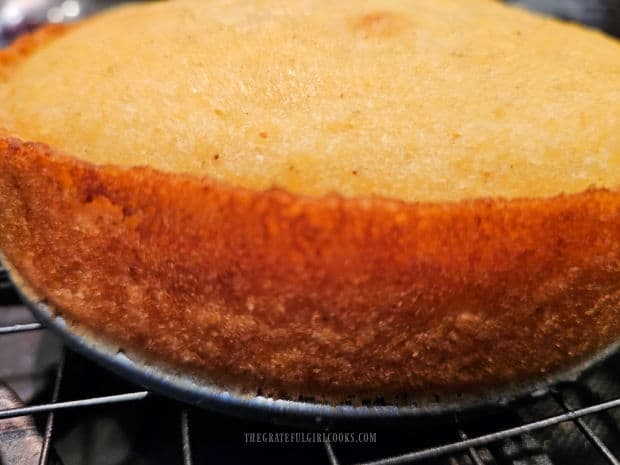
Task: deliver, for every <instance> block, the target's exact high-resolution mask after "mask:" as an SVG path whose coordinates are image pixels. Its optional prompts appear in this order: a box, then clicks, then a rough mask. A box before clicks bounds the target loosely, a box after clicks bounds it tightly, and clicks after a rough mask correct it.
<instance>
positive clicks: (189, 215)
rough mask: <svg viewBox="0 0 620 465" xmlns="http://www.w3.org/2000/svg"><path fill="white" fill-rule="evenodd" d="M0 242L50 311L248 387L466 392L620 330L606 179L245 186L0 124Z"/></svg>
mask: <svg viewBox="0 0 620 465" xmlns="http://www.w3.org/2000/svg"><path fill="white" fill-rule="evenodd" d="M0 203H1V205H2V208H1V209H0V225H1V229H0V249H2V250H3V252H4V253H5V254H6V257H7V258H8V260H9V261H10V262H11V263H12V264H14V265H15V266H16V267H17V269H18V270H19V271H20V273H21V274H23V276H24V277H25V278H26V280H27V281H28V282H29V283H30V284H31V285H32V286H33V287H34V288H35V290H36V291H37V292H38V293H39V294H40V295H41V296H42V297H44V298H45V299H47V300H48V301H50V302H51V303H52V304H53V305H54V306H55V307H56V308H58V309H61V310H62V313H63V314H64V315H66V316H67V317H69V318H70V319H74V320H76V321H79V322H81V323H82V324H84V325H86V326H87V327H89V328H91V329H93V330H96V331H97V332H99V333H101V334H103V335H105V336H106V337H109V338H110V339H111V340H113V341H116V342H118V344H120V345H121V346H122V347H126V348H131V349H135V350H140V351H142V352H144V351H146V352H147V353H148V355H149V356H150V357H152V358H157V359H161V360H166V361H168V362H170V363H172V364H174V365H175V366H181V367H187V368H189V369H193V370H195V371H198V372H200V373H202V374H204V375H206V376H208V377H209V378H211V379H213V380H216V381H219V382H225V383H231V382H232V383H234V384H236V385H239V386H241V387H243V388H245V389H256V388H258V387H262V388H264V389H266V390H268V391H276V392H281V393H282V392H286V393H289V394H297V393H303V394H304V395H325V396H327V397H329V398H332V399H336V398H342V397H344V396H346V395H359V396H376V395H380V396H384V397H386V398H390V397H393V396H396V395H397V394H399V393H402V392H406V393H410V394H412V393H413V394H415V393H429V392H431V391H432V392H438V393H455V392H461V391H463V392H480V391H482V390H484V389H487V388H497V387H505V386H507V385H509V384H511V383H514V382H517V381H518V382H523V381H525V380H531V379H534V378H538V377H540V376H541V374H543V373H550V372H553V371H556V370H559V369H564V368H567V367H569V366H571V365H573V364H575V363H577V362H578V361H581V360H582V359H583V358H584V357H588V356H590V355H592V354H593V353H594V352H596V351H598V350H600V349H602V348H604V347H605V346H607V345H608V344H610V343H612V342H613V341H615V340H616V338H617V336H618V334H620V319H619V318H618V316H619V314H620V305H619V304H620V288H619V286H618V283H619V282H620V217H619V216H620V194H619V193H618V192H617V191H607V190H596V191H594V190H593V191H589V192H584V193H582V194H578V195H571V196H559V197H556V198H553V199H546V200H513V201H502V200H476V201H466V202H460V203H450V204H444V205H438V204H435V205H433V204H408V203H402V202H398V201H390V200H381V199H367V200H362V199H358V200H351V199H349V200H347V199H343V198H339V197H336V196H332V197H328V198H324V199H311V198H303V197H299V196H293V195H290V194H287V193H285V192H281V191H276V190H273V191H266V192H252V191H249V190H244V189H238V188H233V187H230V186H226V185H221V184H216V183H212V182H209V181H208V180H201V179H196V178H193V177H190V176H182V175H171V174H165V173H160V172H157V171H154V170H150V169H143V168H134V169H129V170H121V169H117V168H115V167H112V166H105V167H96V166H93V165H90V164H87V163H83V162H81V161H78V160H76V159H73V158H71V157H67V156H64V155H61V154H58V153H55V152H54V151H53V150H52V149H50V148H47V147H45V146H43V145H39V144H33V143H23V142H20V141H19V140H16V139H2V140H0Z"/></svg>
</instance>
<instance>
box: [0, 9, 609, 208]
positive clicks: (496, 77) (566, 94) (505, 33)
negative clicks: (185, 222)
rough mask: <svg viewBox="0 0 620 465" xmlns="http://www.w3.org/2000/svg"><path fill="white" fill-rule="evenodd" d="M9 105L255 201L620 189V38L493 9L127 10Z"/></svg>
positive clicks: (100, 21)
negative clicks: (264, 193) (281, 196)
mask: <svg viewBox="0 0 620 465" xmlns="http://www.w3.org/2000/svg"><path fill="white" fill-rule="evenodd" d="M0 68H2V60H0ZM5 68H6V67H5ZM0 102H2V104H1V105H0V126H4V127H5V129H6V130H8V132H10V133H11V134H13V135H16V136H18V137H20V138H21V139H22V140H33V141H39V142H45V143H47V144H49V145H51V146H53V147H55V148H57V149H60V150H62V151H64V152H65V153H68V154H71V155H73V156H77V157H79V158H82V159H85V160H88V161H91V162H94V163H96V164H115V165H120V166H123V167H128V166H143V165H148V166H150V167H154V168H157V169H160V170H163V171H172V172H177V173H190V174H194V175H198V176H205V177H210V178H215V179H217V180H221V181H226V182H228V183H230V184H232V185H235V186H241V187H247V188H252V189H265V188H269V187H274V186H277V187H281V188H283V189H285V190H288V191H290V192H292V193H295V194H305V195H313V196H315V195H316V196H320V195H323V194H326V193H329V192H337V193H340V194H343V195H345V196H348V197H355V196H364V197H366V196H373V195H376V196H383V197H390V198H397V199H403V200H410V201H450V200H460V199H464V198H477V197H497V196H501V197H507V198H514V197H546V196H553V195H556V194H559V193H576V192H581V191H583V190H585V189H587V188H588V187H591V186H597V187H617V186H618V185H620V131H618V127H620V111H618V108H620V45H619V44H618V43H617V42H616V41H615V40H613V39H611V38H606V37H605V36H603V35H602V34H599V33H597V32H593V31H588V30H585V29H582V28H580V27H578V26H574V25H567V24H561V23H560V22H557V21H554V20H550V19H545V18H541V17H536V16H534V15H531V14H529V13H526V12H524V11H520V10H517V9H513V8H509V7H506V6H503V5H501V4H499V3H496V2H493V1H488V0H435V1H419V0H418V1H414V0H399V1H397V0H369V1H364V2H358V1H353V0H344V1H339V2H331V1H327V0H319V1H316V0H312V1H310V0H286V1H284V0H253V1H251V2H247V1H241V0H209V1H198V0H196V1H191V0H182V1H176V2H162V3H154V4H149V5H134V6H127V7H122V8H118V9H114V10H111V11H109V12H106V13H104V14H102V15H100V16H98V17H96V18H94V19H92V20H88V21H87V22H85V23H84V24H82V25H80V26H79V27H76V28H73V29H72V30H71V31H69V32H68V33H67V34H65V35H63V36H62V37H60V38H58V39H56V40H53V41H50V43H49V44H47V45H46V46H45V47H41V48H40V49H38V50H36V51H35V52H34V53H31V54H29V55H28V56H27V57H26V58H24V59H23V60H20V61H19V63H16V64H13V65H12V66H11V67H10V69H8V70H7V69H1V70H0Z"/></svg>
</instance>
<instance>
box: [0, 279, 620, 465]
mask: <svg viewBox="0 0 620 465" xmlns="http://www.w3.org/2000/svg"><path fill="white" fill-rule="evenodd" d="M0 292H4V293H6V292H11V284H10V282H9V281H8V276H7V274H6V272H5V271H4V270H2V269H0ZM1 302H2V301H1V299H0V305H1ZM0 310H1V307H0ZM45 330H46V329H45V327H43V326H42V325H41V324H39V323H36V322H28V323H24V324H16V325H11V326H3V327H0V337H2V336H7V335H13V334H17V333H24V332H31V331H45ZM69 355H70V352H69V351H68V349H64V350H63V354H62V356H61V358H60V361H59V363H58V365H57V367H56V370H55V376H54V381H53V389H52V393H51V398H50V399H49V402H44V403H35V404H32V405H27V406H24V407H19V408H12V409H5V410H0V420H5V419H9V418H15V417H19V416H29V415H35V414H36V415H47V418H46V421H45V423H44V428H43V430H42V435H43V441H42V447H41V450H40V456H39V461H38V463H39V464H40V465H47V464H48V463H49V457H50V452H51V449H52V445H53V443H54V431H55V421H56V416H57V415H60V414H61V412H63V411H66V410H69V409H84V410H86V409H89V408H90V407H93V406H111V405H113V404H123V403H125V404H126V403H134V402H142V401H144V400H145V399H147V398H153V397H157V396H156V395H155V394H153V393H151V392H149V391H147V390H143V389H140V388H136V389H135V390H130V391H127V392H122V393H120V394H114V395H105V396H92V397H85V398H78V399H71V400H63V401H60V400H59V399H60V394H61V392H62V389H63V386H64V385H63V380H64V375H65V372H66V370H67V363H68V360H70V359H71V357H69ZM608 372H609V370H608ZM616 373H617V372H613V370H612V376H615V375H616ZM110 376H113V375H110ZM576 386H578V387H579V388H580V389H581V388H582V386H579V384H578V383H569V384H564V385H562V386H560V387H558V388H556V389H553V390H551V391H550V392H548V393H546V394H540V395H539V396H537V397H532V398H531V399H529V400H528V401H527V405H526V407H527V408H528V411H530V412H535V411H536V407H537V405H540V404H542V403H545V402H546V403H547V404H548V403H549V402H552V403H554V405H555V407H556V409H558V411H559V413H556V414H553V415H547V416H540V417H535V418H531V419H530V420H529V421H525V422H522V423H521V424H515V425H508V426H506V425H503V424H501V425H498V424H496V422H497V420H496V419H495V417H492V416H489V418H487V419H485V418H482V419H481V420H479V421H478V424H483V425H484V429H485V430H486V432H484V433H482V434H479V433H478V432H477V431H475V432H470V431H467V430H466V426H465V425H464V424H463V423H462V422H460V421H459V418H458V415H456V416H453V418H451V419H447V421H446V423H444V426H443V427H442V428H443V430H444V432H445V428H450V429H451V430H452V431H453V436H454V440H453V441H448V442H446V441H444V442H441V443H437V444H433V445H431V446H429V447H425V448H422V449H418V450H413V449H412V450H410V451H406V452H402V453H398V454H394V455H388V456H384V457H379V458H373V459H372V460H363V459H362V460H361V461H360V460H356V461H353V462H349V461H346V460H345V459H343V458H342V457H341V456H340V455H339V452H338V445H336V444H332V443H330V442H329V441H328V440H324V441H323V448H324V463H326V464H331V465H349V464H353V463H355V464H356V465H397V464H406V463H425V462H426V461H429V460H431V461H433V463H437V462H436V460H437V459H441V458H443V459H445V460H447V462H443V463H450V464H461V463H467V464H475V465H484V464H489V463H514V464H521V463H523V464H526V463H536V464H538V463H541V464H542V463H554V462H552V461H550V460H548V459H546V458H544V457H546V456H545V454H544V453H543V454H542V455H541V454H539V455H538V456H537V457H539V459H538V460H534V461H525V460H524V457H523V456H522V455H521V456H518V457H516V458H515V457H513V459H514V460H512V461H506V460H504V461H500V459H498V457H499V456H501V455H502V454H503V457H504V459H506V457H508V459H510V445H511V444H516V443H517V442H519V441H520V442H521V443H524V442H525V443H527V442H528V441H530V442H531V440H532V437H533V436H532V435H533V434H536V433H537V432H540V431H543V430H545V429H549V428H552V427H554V426H557V425H559V426H566V425H568V426H571V427H572V428H570V429H571V430H574V431H578V432H579V434H580V435H581V438H580V439H575V438H573V439H571V441H573V442H574V441H577V440H580V441H583V442H584V443H586V444H588V447H589V448H590V449H591V451H592V452H594V453H597V454H598V461H599V463H609V464H620V459H619V458H618V456H617V452H616V453H614V452H613V451H612V449H614V448H615V449H617V448H618V446H619V445H620V428H618V426H617V423H615V425H616V426H615V428H612V429H615V433H616V434H615V436H611V437H609V435H606V437H605V438H604V437H602V436H603V435H601V434H599V433H597V431H596V429H597V428H595V427H593V426H591V422H590V423H588V421H587V420H588V419H590V420H592V419H593V418H597V417H601V416H606V418H605V419H604V420H605V421H606V422H607V423H609V420H610V417H609V413H610V412H612V410H613V409H616V408H618V407H620V395H619V396H617V397H613V396H612V397H611V398H608V399H596V401H594V402H590V403H589V404H588V405H579V406H575V405H574V404H573V403H572V400H571V396H570V394H569V393H568V392H569V391H570V390H571V389H574V388H575V387H576ZM617 394H620V391H619V392H617ZM507 408H508V409H514V410H517V409H518V408H523V405H521V406H509V407H507ZM194 415H196V416H199V415H208V413H205V412H203V411H201V410H198V409H195V408H193V407H188V406H184V405H180V404H179V405H178V408H177V421H178V436H177V438H176V441H177V442H178V449H179V454H178V458H179V460H178V463H183V464H184V465H191V464H192V463H202V462H201V461H200V459H197V458H196V457H194V455H193V453H192V441H193V438H192V427H191V421H190V420H191V418H193V416H194ZM611 419H612V421H615V418H611ZM416 421H418V422H419V421H420V420H419V419H418V420H416ZM418 426H419V425H418ZM400 427H404V428H407V427H408V426H407V424H406V423H405V424H403V425H400ZM442 437H445V435H444V436H442ZM170 441H175V439H174V438H170ZM291 447H295V446H294V445H292V446H291ZM543 449H544V447H543ZM493 450H495V451H496V452H495V453H493ZM506 450H508V452H506ZM497 451H500V452H501V451H503V453H498V452H497ZM543 452H544V451H543ZM513 455H514V454H513ZM540 457H543V458H544V459H540ZM521 459H523V460H521ZM519 460H521V461H519ZM545 460H547V461H545ZM9 465H13V464H9Z"/></svg>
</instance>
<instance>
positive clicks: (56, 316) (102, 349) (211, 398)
mask: <svg viewBox="0 0 620 465" xmlns="http://www.w3.org/2000/svg"><path fill="white" fill-rule="evenodd" d="M0 258H1V259H2V262H3V263H4V266H5V268H6V269H7V270H8V272H9V278H10V279H11V281H12V282H13V284H14V285H15V288H16V290H17V292H18V294H19V296H20V297H21V299H22V301H23V302H24V304H25V305H26V306H28V307H29V308H30V309H31V311H32V312H33V314H34V316H35V317H36V318H37V319H38V320H39V321H40V322H41V323H43V324H44V325H45V326H47V327H48V328H50V329H52V330H53V331H54V332H56V333H57V334H58V335H59V336H60V337H61V338H62V339H63V340H64V341H65V343H66V345H67V346H68V347H70V348H71V349H72V350H74V351H75V352H78V353H80V354H82V355H84V356H85V357H87V358H89V359H91V360H93V361H95V362H97V363H99V364H100V365H102V366H104V367H106V368H108V369H110V370H111V371H113V372H115V373H117V374H118V375H120V376H121V377H123V378H126V379H128V380H130V381H132V382H134V383H136V384H139V385H142V386H144V387H146V388H148V389H150V390H152V391H154V392H157V393H159V394H162V395H165V396H168V397H171V398H174V399H177V400H180V401H182V402H186V403H189V404H192V405H196V406H199V407H203V408H207V409H210V410H215V411H219V412H222V413H226V414H233V415H237V416H242V417H246V418H252V419H255V420H267V421H271V422H275V423H286V424H298V425H305V426H314V427H317V426H321V425H327V424H333V423H341V422H351V421H355V422H356V423H358V424H359V423H360V422H363V421H364V420H370V421H373V423H375V424H376V422H377V420H382V419H383V420H390V421H392V422H393V421H396V420H408V419H415V418H418V419H420V418H425V420H430V419H432V418H438V417H444V418H445V416H446V415H447V414H452V413H456V412H461V413H468V414H475V413H476V412H480V411H481V410H485V411H486V412H487V413H488V411H489V409H498V408H502V407H503V406H505V405H506V404H508V403H510V402H513V401H515V400H517V399H521V398H525V397H527V396H539V395H543V394H545V393H546V392H547V391H548V390H549V387H550V386H552V385H553V384H556V383H560V382H565V381H574V380H575V379H577V377H578V376H579V375H580V374H581V373H583V372H584V371H585V370H586V369H588V368H590V367H591V366H593V365H594V364H596V363H598V362H600V361H602V360H603V359H604V358H606V357H607V356H609V355H610V354H611V353H612V352H615V351H616V350H617V348H618V346H619V345H620V343H616V344H614V345H612V346H611V347H609V348H607V349H606V350H604V351H602V352H601V353H599V354H597V355H596V356H595V357H593V358H591V359H589V360H587V361H586V362H584V363H581V364H580V365H579V366H576V367H574V368H573V369H570V370H567V371H565V372H563V373H560V374H559V375H558V374H555V375H553V376H552V377H551V378H547V379H542V380H541V381H540V382H538V383H535V384H529V385H525V386H519V387H517V388H514V389H511V390H505V391H501V392H493V393H489V394H485V395H480V396H469V397H464V396H463V397H458V398H452V399H441V398H436V399H435V400H434V401H428V400H426V401H420V402H418V403H414V404H410V405H370V406H369V405H344V404H343V405H330V404H324V403H316V402H306V401H295V400H286V399H275V398H270V397H264V396H259V395H256V394H254V393H244V392H238V391H234V390H230V389H227V388H226V387H224V386H217V385H214V384H210V383H209V382H207V381H205V380H202V379H200V378H197V377H194V376H191V375H188V374H185V373H182V372H178V371H175V370H174V369H172V368H169V367H165V366H159V365H158V366H155V365H153V364H151V363H148V362H146V361H145V360H143V359H142V358H141V357H140V356H139V355H136V354H128V353H124V352H121V351H119V349H118V347H117V346H115V345H114V344H113V343H111V342H109V341H106V340H103V339H102V338H100V337H98V336H97V335H94V334H93V333H91V332H89V331H88V329H87V328H84V327H83V326H81V325H80V324H78V323H77V322H71V321H67V320H66V319H65V318H63V317H62V316H60V315H61V313H62V312H61V309H59V310H53V309H52V308H51V307H50V306H49V305H48V304H47V303H45V302H43V301H40V299H37V298H36V297H35V293H34V292H33V291H32V290H31V289H30V287H29V286H28V285H27V283H26V282H25V281H24V280H23V278H21V277H20V275H19V274H18V272H17V271H16V270H15V269H14V268H13V267H11V265H10V264H9V263H7V261H6V259H4V258H3V257H2V256H0Z"/></svg>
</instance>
